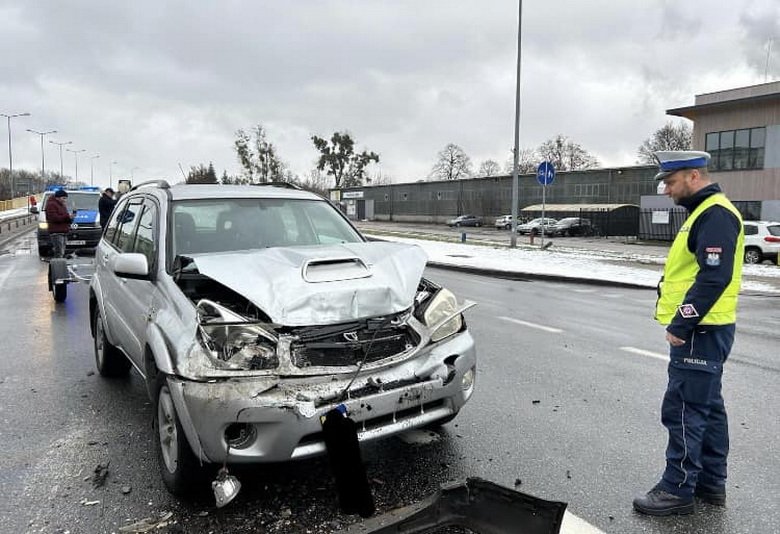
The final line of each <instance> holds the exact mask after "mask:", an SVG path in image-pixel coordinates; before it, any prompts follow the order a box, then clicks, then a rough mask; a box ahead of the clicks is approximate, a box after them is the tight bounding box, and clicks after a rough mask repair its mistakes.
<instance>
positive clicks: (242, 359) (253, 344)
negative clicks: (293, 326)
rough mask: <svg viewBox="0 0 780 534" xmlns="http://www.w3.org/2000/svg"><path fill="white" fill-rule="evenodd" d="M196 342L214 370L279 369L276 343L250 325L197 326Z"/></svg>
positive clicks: (258, 327)
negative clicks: (199, 344)
mask: <svg viewBox="0 0 780 534" xmlns="http://www.w3.org/2000/svg"><path fill="white" fill-rule="evenodd" d="M198 332H199V334H200V336H199V337H200V341H201V344H202V345H203V348H205V349H206V351H207V354H208V356H210V358H209V360H211V363H212V364H213V365H214V366H215V367H216V368H217V369H233V370H238V371H255V370H261V369H275V368H276V367H278V365H279V357H278V356H277V355H276V340H275V338H274V336H273V335H272V334H270V333H269V332H266V331H265V330H264V329H263V328H261V327H260V326H257V325H252V324H225V323H221V324H220V323H216V324H200V325H199V326H198Z"/></svg>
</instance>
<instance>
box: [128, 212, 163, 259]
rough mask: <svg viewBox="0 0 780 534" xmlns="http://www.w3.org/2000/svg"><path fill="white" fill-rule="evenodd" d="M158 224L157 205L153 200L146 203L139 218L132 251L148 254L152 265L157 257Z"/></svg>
mask: <svg viewBox="0 0 780 534" xmlns="http://www.w3.org/2000/svg"><path fill="white" fill-rule="evenodd" d="M156 224H157V207H156V206H155V205H154V204H153V203H152V202H151V201H146V202H145V203H144V208H143V212H142V213H141V216H140V217H139V218H138V226H137V227H136V230H135V236H134V239H132V242H133V246H132V248H131V249H130V250H131V251H132V252H137V253H140V254H143V255H144V256H146V259H147V260H148V261H149V265H152V263H153V262H154V257H155V253H154V251H155V243H154V236H155V225H156Z"/></svg>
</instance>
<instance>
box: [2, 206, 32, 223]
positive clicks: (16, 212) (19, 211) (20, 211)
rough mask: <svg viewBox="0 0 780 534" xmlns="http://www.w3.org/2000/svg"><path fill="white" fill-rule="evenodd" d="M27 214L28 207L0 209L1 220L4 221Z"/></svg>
mask: <svg viewBox="0 0 780 534" xmlns="http://www.w3.org/2000/svg"><path fill="white" fill-rule="evenodd" d="M26 214H27V208H14V209H12V210H4V211H0V221H4V220H5V219H13V218H14V217H19V216H20V215H26Z"/></svg>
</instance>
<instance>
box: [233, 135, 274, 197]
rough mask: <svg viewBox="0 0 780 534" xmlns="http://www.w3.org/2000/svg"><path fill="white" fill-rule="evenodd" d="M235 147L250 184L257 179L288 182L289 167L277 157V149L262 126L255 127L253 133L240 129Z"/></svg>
mask: <svg viewBox="0 0 780 534" xmlns="http://www.w3.org/2000/svg"><path fill="white" fill-rule="evenodd" d="M234 146H235V148H236V153H237V154H238V161H239V163H241V166H242V167H243V168H244V175H245V176H246V179H247V181H248V182H249V183H252V182H254V181H255V179H257V180H258V181H260V182H272V181H285V180H286V178H285V177H286V172H285V171H286V170H287V166H286V165H285V163H284V162H283V161H282V160H281V159H280V158H279V156H278V155H277V153H276V147H275V146H274V145H273V144H272V143H270V142H269V141H268V138H267V135H266V132H265V129H264V128H263V125H262V124H258V125H257V126H255V127H254V129H253V130H252V132H251V133H247V132H246V131H244V130H243V129H239V130H238V131H237V132H236V140H235V142H234Z"/></svg>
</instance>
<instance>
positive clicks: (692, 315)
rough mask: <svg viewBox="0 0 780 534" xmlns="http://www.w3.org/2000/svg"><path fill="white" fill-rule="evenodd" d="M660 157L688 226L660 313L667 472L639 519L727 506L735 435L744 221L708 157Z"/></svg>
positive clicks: (662, 175) (675, 249)
mask: <svg viewBox="0 0 780 534" xmlns="http://www.w3.org/2000/svg"><path fill="white" fill-rule="evenodd" d="M655 157H656V159H657V160H658V164H659V167H660V172H659V173H658V174H657V175H656V176H655V179H656V180H661V181H663V184H664V194H666V195H668V196H669V197H670V198H671V199H672V200H674V202H675V204H678V205H680V206H683V207H685V209H686V210H688V218H687V219H686V221H685V222H684V223H683V225H682V227H681V228H680V230H679V232H678V233H677V237H676V238H675V240H674V242H673V243H672V247H671V249H670V250H669V256H668V258H667V260H666V266H665V267H664V274H663V277H662V278H661V282H659V285H658V302H657V304H656V313H655V317H656V320H657V321H658V322H659V323H661V324H662V325H666V340H667V341H668V343H669V359H670V361H669V368H668V374H669V382H668V386H667V389H666V394H665V395H664V399H663V404H662V406H661V422H662V423H663V425H664V426H665V427H666V429H667V430H668V431H669V441H668V444H667V448H666V469H665V470H664V473H663V475H662V477H661V480H660V482H658V484H656V486H655V487H654V488H653V489H651V490H650V491H649V492H648V493H647V494H645V495H642V496H640V497H637V498H636V499H634V509H636V510H637V511H639V512H642V513H645V514H650V515H672V514H690V513H692V512H693V511H694V496H695V497H697V498H699V499H700V500H701V501H703V502H706V503H709V504H714V505H720V506H723V505H725V503H726V458H727V456H728V451H729V435H728V423H727V418H726V409H725V406H724V404H723V397H722V395H721V376H722V373H723V364H724V363H725V362H726V358H727V357H728V355H729V352H730V351H731V346H732V344H733V342H734V329H735V322H736V309H737V295H738V293H739V287H740V283H741V280H742V255H743V250H744V232H743V229H742V218H741V216H740V214H739V211H737V209H736V208H735V207H734V205H733V204H732V203H731V202H730V201H729V200H728V199H727V198H726V196H725V195H724V194H723V193H722V191H721V189H720V187H719V186H718V184H716V183H712V182H711V181H710V177H709V175H708V173H707V164H708V162H709V160H710V155H709V154H708V153H706V152H695V151H663V152H656V153H655Z"/></svg>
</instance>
